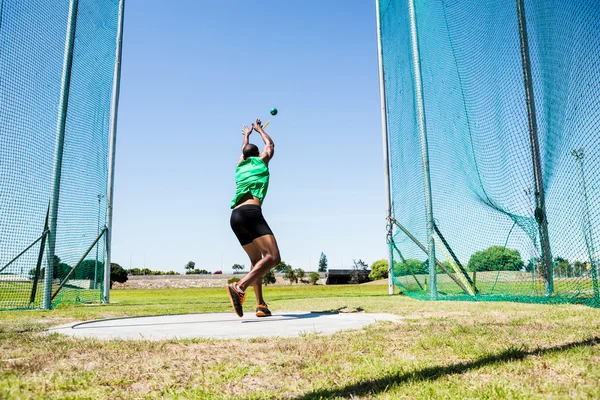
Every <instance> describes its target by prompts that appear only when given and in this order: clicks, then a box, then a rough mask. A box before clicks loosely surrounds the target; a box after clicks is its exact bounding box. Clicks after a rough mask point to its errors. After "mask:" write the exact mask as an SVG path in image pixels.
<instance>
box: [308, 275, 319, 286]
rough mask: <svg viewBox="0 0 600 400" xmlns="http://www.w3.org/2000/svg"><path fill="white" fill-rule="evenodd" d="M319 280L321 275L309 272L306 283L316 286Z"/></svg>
mask: <svg viewBox="0 0 600 400" xmlns="http://www.w3.org/2000/svg"><path fill="white" fill-rule="evenodd" d="M319 279H321V275H319V273H318V272H311V273H310V274H308V281H309V282H310V283H311V284H313V285H316V284H317V282H318V281H319Z"/></svg>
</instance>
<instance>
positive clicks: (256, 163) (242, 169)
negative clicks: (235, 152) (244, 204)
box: [231, 157, 269, 208]
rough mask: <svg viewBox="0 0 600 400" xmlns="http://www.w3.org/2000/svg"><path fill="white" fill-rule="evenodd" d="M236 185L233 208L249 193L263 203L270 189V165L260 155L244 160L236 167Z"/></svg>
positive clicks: (232, 202)
mask: <svg viewBox="0 0 600 400" xmlns="http://www.w3.org/2000/svg"><path fill="white" fill-rule="evenodd" d="M235 186H236V190H235V197H234V198H233V200H232V201H231V208H235V206H237V205H238V203H239V202H240V200H241V199H242V197H244V196H245V195H246V194H248V193H250V194H251V195H252V196H254V197H256V198H258V199H259V200H260V203H261V204H262V202H263V200H264V199H265V196H266V195H267V189H269V167H268V166H267V164H266V163H265V162H264V160H263V159H262V158H260V157H249V158H248V159H246V160H243V161H242V162H240V163H239V164H238V166H237V168H236V169H235Z"/></svg>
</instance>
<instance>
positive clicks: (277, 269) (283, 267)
mask: <svg viewBox="0 0 600 400" xmlns="http://www.w3.org/2000/svg"><path fill="white" fill-rule="evenodd" d="M288 267H289V265H287V264H286V263H285V261H283V260H282V261H280V262H279V264H277V265H276V266H275V268H273V270H274V271H275V272H279V273H282V272H284V271H285V270H286V269H287V268H288Z"/></svg>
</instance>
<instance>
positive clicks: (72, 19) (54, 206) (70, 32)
mask: <svg viewBox="0 0 600 400" xmlns="http://www.w3.org/2000/svg"><path fill="white" fill-rule="evenodd" d="M78 5H79V1H78V0H70V1H69V14H68V18H67V35H66V40H65V54H64V59H63V71H62V79H61V85H60V86H61V87H60V100H59V103H58V121H57V123H56V142H55V146H54V169H53V172H52V194H51V197H50V211H49V214H48V220H49V223H48V254H47V260H48V262H47V265H46V272H45V275H44V293H43V297H42V307H43V308H44V309H46V310H49V309H50V308H51V306H52V280H53V279H54V256H55V251H56V225H57V219H58V205H59V201H58V200H59V196H60V178H61V173H62V159H63V150H64V144H65V128H66V122H67V111H68V108H69V90H70V87H71V70H72V67H73V48H74V44H75V31H76V29H77V8H78Z"/></svg>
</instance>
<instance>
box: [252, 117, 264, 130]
mask: <svg viewBox="0 0 600 400" xmlns="http://www.w3.org/2000/svg"><path fill="white" fill-rule="evenodd" d="M252 129H254V130H255V131H256V132H260V131H262V123H261V122H260V119H258V118H256V122H255V123H253V124H252Z"/></svg>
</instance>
